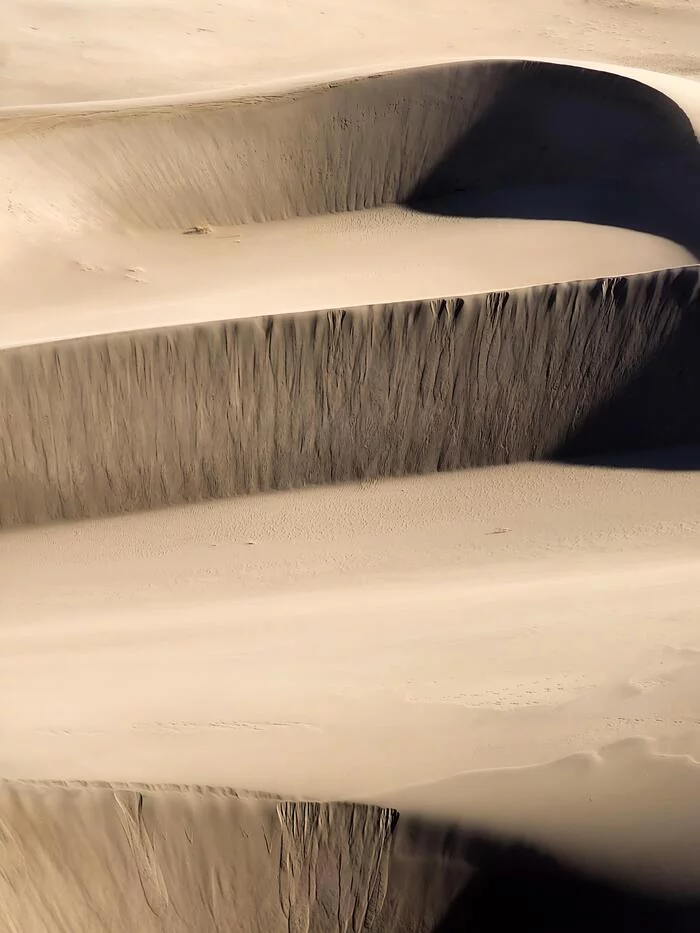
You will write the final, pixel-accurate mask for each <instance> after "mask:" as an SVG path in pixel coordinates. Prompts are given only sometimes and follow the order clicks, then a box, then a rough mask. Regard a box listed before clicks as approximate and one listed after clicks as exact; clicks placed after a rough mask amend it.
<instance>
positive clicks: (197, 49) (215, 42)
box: [0, 0, 700, 106]
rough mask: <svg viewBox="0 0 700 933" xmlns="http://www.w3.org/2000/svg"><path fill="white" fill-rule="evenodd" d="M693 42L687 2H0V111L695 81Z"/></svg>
mask: <svg viewBox="0 0 700 933" xmlns="http://www.w3.org/2000/svg"><path fill="white" fill-rule="evenodd" d="M698 29H700V10H698V6H697V3H695V2H694V0H595V2H591V0H520V2H517V3H515V2H513V0H469V3H468V4H464V3H462V2H460V0H430V3H429V5H428V4H426V3H424V2H422V0H380V2H376V0H352V2H348V0H294V2H293V3H287V2H284V0H254V2H252V0H138V2H134V0H118V2H117V0H61V2H60V3H59V2H57V0H50V2H47V0H3V4H2V7H1V8H0V69H1V71H0V75H1V76H2V84H1V85H0V105H2V106H5V105H10V104H32V103H39V104H43V103H47V102H51V103H62V102H64V101H76V100H78V101H80V100H95V99H105V98H107V99H113V98H116V97H119V98H136V97H145V96H152V95H156V94H157V95H163V94H173V93H182V92H183V91H186V92H187V91H196V92H198V93H208V92H211V91H212V90H219V89H220V88H226V87H239V86H248V87H250V86H252V87H258V86H259V85H260V84H263V83H266V82H270V81H276V80H287V79H289V77H290V76H295V75H308V74H314V75H321V76H323V77H325V76H326V75H328V74H330V73H332V72H336V71H338V70H343V71H346V70H349V69H357V68H358V67H359V68H361V69H363V70H366V69H368V68H375V67H377V65H389V66H391V67H403V66H405V65H407V64H411V65H412V64H416V63H426V62H434V61H438V60H445V59H456V58H464V57H470V56H494V55H508V56H512V57H516V58H519V57H524V56H536V57H540V58H554V57H557V58H561V57H566V58H572V59H594V60H597V61H601V62H615V63H616V64H619V65H627V66H633V67H635V66H636V67H640V68H651V69H653V70H655V71H662V72H671V73H674V74H681V75H693V76H700V53H699V52H698V47H697V41H696V37H697V31H698Z"/></svg>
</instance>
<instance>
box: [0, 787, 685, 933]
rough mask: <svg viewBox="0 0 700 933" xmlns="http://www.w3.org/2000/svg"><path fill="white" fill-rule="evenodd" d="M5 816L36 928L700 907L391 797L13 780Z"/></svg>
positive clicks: (610, 914)
mask: <svg viewBox="0 0 700 933" xmlns="http://www.w3.org/2000/svg"><path fill="white" fill-rule="evenodd" d="M0 815H1V816H2V829H1V831H0V858H1V859H2V864H3V871H2V873H0V922H2V924H3V927H4V928H6V929H11V930H23V931H24V930H27V931H29V930H31V931H32V933H68V931H70V933H88V931H89V933H97V931H101V930H107V929H108V930H110V931H112V933H120V931H124V933H127V931H129V933H130V931H132V930H135V929H138V930H139V931H143V933H161V931H163V933H164V931H168V933H180V931H182V933H185V931H188V933H189V931H193V930H208V931H209V930H210V931H222V933H223V931H225V930H226V931H228V930H231V929H236V930H240V931H242V933H247V931H251V933H253V931H260V933H263V931H264V933H274V931H277V930H279V931H284V933H288V931H290V930H293V931H297V933H307V931H308V933H335V931H337V933H363V931H367V933H372V931H375V933H385V931H386V933H391V931H396V933H399V931H401V933H433V931H434V933H457V931H461V930H464V929H475V930H476V929H479V930H480V929H498V928H499V924H504V923H506V924H508V923H510V922H512V921H513V920H514V919H515V918H516V917H517V919H518V922H519V923H520V925H521V928H522V929H525V930H532V931H534V930H536V929H537V930H542V929H558V928H560V926H559V925H560V924H561V923H566V924H567V926H566V929H571V930H574V929H577V930H578V929H582V930H583V929H590V928H591V924H598V923H600V921H601V920H604V921H606V922H608V923H611V922H617V923H620V924H622V927H621V928H622V929H627V928H634V929H640V930H647V929H648V930H654V931H656V930H659V929H665V930H668V931H669V933H671V931H684V930H690V929H694V928H695V926H694V925H695V923H696V922H697V919H698V911H699V909H700V908H699V907H698V903H697V900H695V899H692V898H685V897H683V898H680V897H669V898H665V899H661V898H655V897H653V896H650V895H648V894H641V893H639V892H637V891H636V890H634V889H633V888H629V889H627V888H624V887H619V888H618V887H616V886H614V885H612V884H611V883H609V882H605V881H602V880H600V879H596V878H595V877H588V876H586V875H583V874H579V873H576V872H573V871H571V870H569V869H567V868H566V867H565V866H563V865H560V864H559V863H557V862H556V861H555V860H553V859H551V858H550V857H548V856H546V855H544V854H541V853H538V852H536V851H535V850H531V849H529V848H528V847H525V846H522V845H518V844H513V843H503V842H498V841H496V840H493V839H489V838H488V837H486V836H481V835H480V834H478V833H475V832H472V831H469V830H468V829H466V828H464V827H458V826H454V825H449V824H439V823H430V822H427V821H425V820H420V819H416V818H414V817H406V816H400V814H399V813H398V811H396V810H394V809H392V808H389V807H381V806H374V805H366V804H343V803H314V802H308V801H296V802H295V801H285V800H276V799H274V798H266V797H262V796H258V797H255V796H247V795H238V794H236V793H235V792H233V791H231V790H228V789H224V788H221V789H218V788H210V789H208V790H206V791H203V790H202V789H198V788H191V787H187V786H179V787H176V786H148V785H132V786H122V787H120V786H110V785H90V784H85V785H82V786H79V785H71V784H70V783H58V782H57V783H48V784H43V785H42V784H33V785H32V784H28V783H10V782H3V783H2V785H0ZM553 884H556V885H559V891H560V895H561V896H560V897H559V898H558V899H557V898H554V899H552V897H551V885H553ZM526 892H527V893H526ZM547 923H548V924H550V925H549V926H545V925H544V924H547ZM572 924H573V925H572ZM625 924H631V925H632V926H631V927H628V926H626V925H625ZM500 928H505V927H503V926H501V927H500Z"/></svg>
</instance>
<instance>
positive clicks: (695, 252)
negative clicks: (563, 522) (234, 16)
mask: <svg viewBox="0 0 700 933" xmlns="http://www.w3.org/2000/svg"><path fill="white" fill-rule="evenodd" d="M657 83H658V81H657ZM652 84H653V82H651V83H650V84H644V83H642V82H641V81H637V80H632V79H630V78H629V77H624V76H621V75H618V74H611V73H606V72H602V71H596V70H593V69H586V68H582V67H574V66H566V65H561V64H552V63H542V62H522V61H487V62H480V61H475V62H466V63H462V64H450V65H442V66H434V67H430V68H422V69H413V70H407V71H401V72H394V73H389V74H382V75H374V76H365V77H361V78H357V79H355V80H346V81H343V82H339V83H337V84H324V85H320V86H315V87H306V88H299V89H297V90H296V91H287V92H284V93H282V92H280V93H279V94H278V95H276V96H275V95H270V96H268V97H259V98H252V97H248V98H242V99H235V100H234V99H229V100H220V101H217V102H201V103H176V102H173V101H170V102H168V101H165V102H162V104H154V103H152V102H151V103H150V104H149V105H142V106H137V105H133V106H128V105H123V106H113V107H111V108H110V107H109V105H95V106H94V107H92V108H88V109H85V108H82V109H80V108H78V109H77V110H76V109H75V108H72V109H71V108H68V109H63V110H60V109H56V108H54V109H53V110H48V111H45V112H44V111H27V112H25V113H24V114H18V113H16V112H6V113H5V115H4V117H3V122H2V125H1V132H0V173H1V174H0V177H1V178H2V179H3V185H4V186H5V188H6V192H5V193H6V195H7V201H8V212H7V214H6V216H5V217H4V220H3V229H9V230H10V231H12V232H14V233H16V234H17V235H18V242H20V243H21V244H24V246H23V247H22V248H26V249H28V250H30V252H31V249H32V248H34V246H35V244H36V243H40V242H45V243H48V242H51V238H52V237H54V235H55V234H57V231H58V230H59V229H61V230H63V231H64V232H65V229H66V226H67V227H68V228H70V229H73V230H75V231H77V232H79V233H81V234H82V235H83V238H85V237H86V236H87V237H89V236H93V235H94V236H95V237H99V236H100V235H101V234H100V232H99V231H100V230H101V229H104V228H112V229H115V230H116V231H118V232H119V235H124V236H127V234H128V231H131V232H132V233H133V232H134V231H139V230H140V231H144V230H148V231H160V232H161V233H164V235H165V234H167V231H171V232H175V231H179V232H183V231H184V230H186V229H187V228H192V229H195V230H206V229H207V227H206V225H207V224H219V225H223V224H244V223H248V222H252V221H266V220H273V219H278V220H279V219H285V218H292V217H300V216H308V215H321V214H323V215H327V214H331V213H335V212H344V211H354V210H357V209H359V208H366V207H377V206H381V205H387V204H391V203H396V202H401V203H405V204H408V205H410V206H411V207H413V208H414V209H415V210H416V211H423V212H431V213H435V214H437V213H454V214H457V215H459V216H462V217H475V216H479V217H491V218H494V217H509V218H525V219H528V218H529V219H532V218H537V219H539V220H546V219H558V220H570V221H571V220H573V221H583V222H586V223H588V224H605V225H607V226H608V227H624V228H626V229H628V230H634V231H641V232H643V233H645V234H653V235H654V236H655V237H661V238H663V239H664V240H665V241H666V243H669V242H671V244H675V245H678V246H679V247H680V249H681V255H682V256H688V257H694V256H699V255H700V240H699V239H698V238H699V236H700V228H699V227H698V223H697V210H696V206H697V197H696V195H697V194H698V192H700V160H699V152H700V149H699V147H698V142H697V138H696V135H695V130H694V128H693V124H692V121H691V119H690V118H689V115H688V113H686V112H685V111H684V109H682V108H681V107H680V106H679V105H678V104H676V103H675V102H674V101H673V100H672V99H671V97H669V96H666V95H665V94H663V93H661V92H660V91H659V90H657V89H655V88H654V87H653V86H652ZM684 86H685V85H684ZM686 96H687V95H686ZM691 96H692V95H691ZM693 99H694V98H693ZM693 119H694V117H693ZM389 235H390V233H388V234H387V236H389ZM59 241H61V237H60V236H58V235H56V236H55V238H54V240H53V242H59ZM7 242H13V243H14V241H10V240H8V241H7ZM28 243H29V244H31V246H27V244H28ZM13 248H14V245H13ZM32 255H34V254H32ZM36 255H41V254H40V253H39V252H37V253H36ZM275 260H276V257H275V256H271V262H270V270H271V273H270V274H274V263H275ZM681 261H682V260H681ZM23 268H25V269H27V268H31V262H29V263H25V266H24V267H23ZM646 268H647V269H648V268H650V267H649V266H647V267H646ZM613 271H616V270H613ZM630 271H631V272H632V273H633V272H634V271H635V270H634V269H632V270H630ZM639 271H640V272H641V271H643V270H639ZM127 275H128V276H131V277H132V278H135V279H138V277H139V272H138V269H133V268H132V269H129V270H127ZM409 294H410V293H409ZM438 294H439V293H438ZM383 298H384V295H382V300H383ZM188 300H190V299H188ZM191 300H193V301H194V300H195V299H194V297H193V298H192V299H191ZM201 300H202V301H206V300H207V299H206V297H205V296H204V295H202V297H201ZM240 300H241V299H240V298H239V299H238V301H239V305H240ZM221 301H222V299H221V296H219V298H218V302H219V303H218V305H217V308H218V309H219V311H220V309H221ZM334 303H335V302H334ZM318 306H319V307H323V305H322V304H319V305H318ZM268 310H269V309H268ZM280 310H282V311H283V310H284V308H281V309H280ZM233 314H234V312H233V311H232V312H231V315H232V316H233ZM248 315H249V316H246V315H245V314H244V315H241V308H240V306H238V307H236V309H235V316H236V318H237V319H236V320H229V321H224V322H222V323H212V324H209V323H204V324H199V325H196V326H184V327H171V328H164V329H163V328H162V329H157V330H136V331H134V332H132V333H125V334H109V333H108V334H104V335H102V336H95V337H90V338H85V339H80V340H72V341H65V342H56V343H45V344H39V345H35V346H32V347H19V348H7V349H4V350H2V351H0V524H2V525H12V524H17V523H22V522H28V521H29V522H32V521H45V520H47V519H51V518H64V517H65V518H67V517H78V516H87V515H99V514H103V513H109V512H119V511H128V510H132V509H142V508H152V507H155V506H160V505H167V504H170V503H177V502H184V501H193V500H197V499H202V498H207V497H212V496H228V495H234V494H237V493H245V492H255V491H261V490H270V489H281V488H287V487H294V486H302V485H305V484H308V483H327V482H338V481H345V480H353V479H362V478H366V477H380V476H396V475H401V474H407V473H417V472H425V471H430V470H443V469H455V468H459V467H467V466H474V465H481V464H496V463H505V462H509V461H513V460H521V459H532V458H542V457H550V456H553V455H555V454H560V453H562V452H571V453H577V454H580V453H587V452H591V451H594V450H598V449H601V448H603V447H605V448H618V449H624V448H627V447H630V446H653V445H656V444H661V443H666V442H670V443H690V442H693V441H695V440H696V439H697V438H698V426H697V419H696V417H695V406H696V405H697V402H698V397H699V395H698V393H699V391H700V389H699V382H698V380H699V377H698V374H697V365H696V360H697V351H698V346H699V336H698V272H697V267H693V266H690V267H687V268H686V269H685V271H683V270H676V271H673V270H672V271H667V272H661V273H653V274H651V273H650V274H641V275H634V274H630V275H628V276H624V277H618V278H614V279H612V278H611V279H601V280H598V281H592V282H583V283H574V284H569V285H547V286H541V287H535V288H532V289H530V290H522V291H513V292H509V293H506V292H493V293H490V294H484V295H480V296H471V297H461V298H460V297H444V298H443V297H438V298H434V299H431V300H420V301H408V302H404V303H401V304H399V303H388V304H383V305H373V306H371V307H365V308H353V309H338V308H337V307H336V308H334V309H332V310H329V311H325V310H324V311H318V312H315V313H305V314H302V315H284V314H281V315H275V316H273V317H262V316H256V308H255V307H251V308H250V310H249V312H248ZM198 316H199V320H202V315H201V313H200V314H199V315H198ZM212 316H213V315H212ZM216 316H226V315H225V314H218V313H217V315H216ZM185 319H186V318H185ZM73 326H74V330H73V332H76V330H77V332H80V329H79V327H76V325H75V322H74V325H73Z"/></svg>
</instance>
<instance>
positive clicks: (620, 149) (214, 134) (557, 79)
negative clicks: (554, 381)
mask: <svg viewBox="0 0 700 933" xmlns="http://www.w3.org/2000/svg"><path fill="white" fill-rule="evenodd" d="M698 119H699V121H700V117H699V118H698ZM1 130H2V135H1V136H0V168H2V169H3V170H4V174H5V176H6V178H8V179H9V180H10V181H9V194H10V197H11V201H12V206H13V210H14V211H15V212H16V213H17V214H20V213H23V214H24V215H25V216H28V217H30V218H32V219H34V220H37V221H40V222H41V221H55V222H57V223H59V222H60V223H61V224H65V223H66V222H68V223H69V224H72V225H79V226H80V225H85V224H87V225H104V224H107V225H116V226H122V227H123V226H127V227H131V228H135V229H158V230H168V229H182V228H187V227H191V226H194V225H197V224H204V223H208V224H214V225H231V224H240V223H248V222H251V221H267V220H279V219H286V218H291V217H299V216H308V215H314V214H326V213H330V212H338V211H353V210H359V209H362V208H370V207H377V206H380V205H383V204H392V203H397V202H398V203H415V202H418V203H419V204H420V202H422V201H423V200H424V199H432V198H439V197H443V196H449V195H452V194H454V193H455V192H456V191H467V192H471V193H479V192H482V193H483V192H484V191H486V192H499V191H500V192H501V196H502V189H504V188H505V189H513V190H511V191H510V193H509V194H507V195H506V204H508V203H511V202H512V199H513V198H516V201H515V202H514V203H516V204H517V203H518V198H519V197H521V196H522V188H523V187H525V188H533V186H534V187H536V188H537V189H538V192H537V202H538V204H541V205H542V209H543V210H544V211H545V213H544V215H543V216H549V214H548V213H547V212H548V210H554V211H555V214H554V216H558V214H557V213H556V212H557V211H558V210H561V207H557V206H556V205H561V203H562V202H561V198H560V197H559V196H558V197H557V199H556V204H552V205H550V206H549V207H548V206H547V198H546V196H544V195H546V190H545V191H544V192H543V191H542V190H541V189H542V187H543V186H544V187H545V189H558V188H560V187H562V186H564V187H566V189H567V198H571V197H575V196H576V195H578V202H581V203H580V204H579V206H578V207H576V208H575V210H576V211H577V212H578V211H579V210H583V211H584V213H587V214H588V215H590V216H584V217H581V218H579V219H588V220H592V221H595V222H599V223H608V224H611V225H619V226H630V227H632V228H633V229H642V230H645V231H646V232H648V233H655V234H657V235H660V236H666V237H669V238H670V239H673V240H676V241H678V242H680V243H682V244H683V245H685V246H687V247H688V248H690V249H691V250H695V251H700V242H699V240H698V229H697V223H696V215H695V211H694V205H693V204H692V199H691V200H689V198H688V190H689V188H688V186H690V190H697V186H698V184H699V181H698V179H699V172H700V156H699V154H698V146H697V139H696V135H695V132H694V129H693V126H692V124H691V121H690V120H689V118H688V115H687V114H686V113H685V112H684V110H683V109H681V107H679V106H678V105H677V104H676V103H675V102H674V101H673V100H672V99H671V98H670V97H668V96H666V95H665V94H663V93H661V92H659V91H658V90H656V89H654V88H653V87H651V86H649V85H647V84H644V83H641V82H640V81H637V80H632V79H630V78H628V77H624V76H622V75H619V74H613V73H610V72H606V71H596V70H592V69H587V68H583V67H578V66H571V65H562V64H555V63H546V62H528V61H505V60H504V61H499V60H495V61H472V62H464V63H455V64H447V65H439V66H432V67H424V68H417V69H407V70H405V71H399V72H392V73H387V74H379V75H374V76H369V77H363V78H357V79H354V80H350V79H348V80H344V81H340V82H335V83H329V84H322V85H318V86H314V87H306V88H304V87H302V88H299V89H296V90H288V91H286V92H285V91H279V92H278V93H276V94H275V93H271V92H270V93H269V94H268V95H267V96H259V97H241V98H238V99H236V98H233V99H228V100H220V101H213V102H200V103H192V102H190V103H187V102H179V103H178V102H177V101H171V102H168V101H163V102H161V103H159V104H152V105H149V106H145V105H144V106H142V107H138V106H135V105H133V106H132V105H129V103H128V102H125V103H123V104H120V105H114V106H113V107H111V108H110V106H109V105H104V104H103V105H94V106H92V107H90V105H74V106H72V107H70V108H65V109H64V110H63V111H58V110H56V109H53V110H46V109H42V108H33V109H29V110H24V111H12V110H6V111H5V112H4V118H3V121H2V125H1ZM623 183H624V184H623ZM621 185H622V187H621ZM693 185H695V188H694V189H693ZM584 192H586V197H584V198H582V195H583V194H584ZM501 201H502V197H501V200H499V201H497V204H496V207H495V209H496V211H497V212H498V211H499V210H503V206H502V203H501ZM578 202H577V203H578ZM564 203H565V204H566V203H567V201H566V199H565V201H564ZM442 209H445V208H444V207H443V208H442ZM448 209H449V205H448ZM459 209H460V210H463V209H464V204H462V205H461V206H460V208H459ZM478 209H479V210H480V211H481V212H482V214H483V212H484V211H486V213H487V215H488V210H489V208H488V206H487V207H484V206H483V205H480V206H479V207H478ZM528 210H529V209H528ZM508 216H520V214H518V213H517V208H516V213H510V214H509V215H508ZM523 216H529V213H527V212H526V213H525V214H524V215H523ZM569 219H577V218H575V217H570V218H569ZM640 271H641V270H640Z"/></svg>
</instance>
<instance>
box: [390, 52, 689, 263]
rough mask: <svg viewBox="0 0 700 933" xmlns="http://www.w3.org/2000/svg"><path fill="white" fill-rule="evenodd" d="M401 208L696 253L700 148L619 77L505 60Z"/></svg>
mask: <svg viewBox="0 0 700 933" xmlns="http://www.w3.org/2000/svg"><path fill="white" fill-rule="evenodd" d="M464 121H465V129H464V133H463V134H462V135H461V136H460V137H459V139H458V140H457V142H456V143H455V144H454V145H453V146H452V147H451V149H450V150H449V151H448V152H447V153H446V154H445V156H444V157H443V159H442V160H441V161H440V162H439V163H438V164H437V165H435V166H433V167H432V168H431V169H430V170H429V171H428V173H427V174H426V176H425V177H424V178H423V179H422V180H421V181H420V182H419V183H418V184H417V185H416V186H415V187H414V189H413V190H412V192H411V193H410V195H409V197H408V198H407V201H406V203H407V205H408V206H409V207H411V208H412V209H413V210H416V211H420V212H422V213H430V214H438V215H450V216H457V217H472V218H521V219H530V220H562V221H579V222H583V223H588V224H602V225H606V226H612V227H620V228H625V229H628V230H636V231H638V232H642V233H648V234H653V235H655V236H659V237H664V238H665V239H668V240H672V241H674V242H675V243H677V244H679V245H681V246H683V247H685V248H686V249H687V250H688V251H689V252H690V253H691V254H692V255H693V256H694V257H695V259H700V222H699V220H698V205H699V204H700V145H699V143H698V139H697V137H696V133H695V131H694V129H693V126H692V124H691V122H690V120H689V119H688V116H687V115H686V113H685V112H684V111H683V110H682V108H681V107H679V106H678V105H677V104H676V103H675V102H674V101H673V100H671V99H670V98H669V97H667V96H666V95H664V94H662V93H661V92H659V91H657V90H655V89H654V88H651V87H649V86H647V85H645V84H642V83H640V82H638V81H635V80H633V79H630V78H623V77H620V76H617V75H612V74H609V73H606V72H596V71H590V70H586V69H584V68H581V67H577V66H568V65H556V64H549V63H537V64H536V65H534V64H533V65H530V66H529V67H528V65H527V64H523V63H521V66H520V67H519V68H518V67H516V65H515V64H511V65H510V68H504V72H503V77H502V79H501V80H500V81H499V82H498V84H497V90H496V92H495V93H493V95H492V96H491V97H490V99H489V100H488V103H487V104H486V105H485V106H484V107H483V109H482V110H481V111H480V113H479V115H478V116H477V117H476V118H474V117H473V116H471V115H470V114H468V113H466V112H465V114H464Z"/></svg>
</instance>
